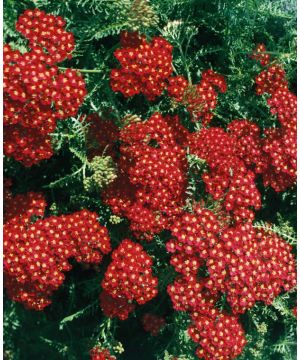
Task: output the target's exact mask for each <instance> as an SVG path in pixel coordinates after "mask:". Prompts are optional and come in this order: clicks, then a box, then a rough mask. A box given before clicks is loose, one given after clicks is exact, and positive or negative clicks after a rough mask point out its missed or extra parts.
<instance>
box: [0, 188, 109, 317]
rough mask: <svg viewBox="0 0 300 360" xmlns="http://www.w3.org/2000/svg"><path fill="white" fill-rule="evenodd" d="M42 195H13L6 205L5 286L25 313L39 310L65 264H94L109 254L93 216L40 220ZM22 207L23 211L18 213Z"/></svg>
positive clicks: (104, 234) (66, 268)
mask: <svg viewBox="0 0 300 360" xmlns="http://www.w3.org/2000/svg"><path fill="white" fill-rule="evenodd" d="M45 206H46V202H45V200H44V198H43V197H42V196H41V194H35V193H28V194H22V195H16V196H15V197H12V198H11V200H10V201H9V203H6V213H7V215H6V223H5V225H4V242H3V245H4V279H5V280H4V283H5V287H6V290H7V293H8V296H9V297H10V298H11V299H13V300H15V301H18V302H21V303H23V304H24V306H25V307H27V308H29V309H35V310H42V309H43V308H44V307H46V306H48V305H49V304H50V303H51V295H52V293H53V292H54V291H55V290H57V289H58V288H59V286H60V285H61V284H62V283H63V281H64V278H65V275H64V272H66V271H69V270H71V268H72V266H71V265H70V263H69V262H68V260H69V259H70V258H75V259H76V260H77V262H82V263H90V264H99V263H100V262H101V260H102V258H103V254H107V253H109V252H110V250H111V248H110V239H109V236H108V231H107V229H106V228H105V227H103V226H101V225H100V224H99V223H98V222H97V215H96V214H95V213H91V212H89V211H88V210H81V211H79V212H77V213H73V214H70V215H61V216H50V217H47V218H44V219H42V217H43V216H44V210H45ZM21 207H22V210H21V211H19V209H20V208H21Z"/></svg>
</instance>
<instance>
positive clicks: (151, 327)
mask: <svg viewBox="0 0 300 360" xmlns="http://www.w3.org/2000/svg"><path fill="white" fill-rule="evenodd" d="M165 323H166V321H165V319H164V318H163V317H162V316H158V315H154V314H150V313H146V314H144V315H143V318H142V324H143V328H144V330H145V331H146V332H150V334H151V335H152V336H157V335H158V334H159V332H160V330H161V329H162V328H163V327H164V325H165Z"/></svg>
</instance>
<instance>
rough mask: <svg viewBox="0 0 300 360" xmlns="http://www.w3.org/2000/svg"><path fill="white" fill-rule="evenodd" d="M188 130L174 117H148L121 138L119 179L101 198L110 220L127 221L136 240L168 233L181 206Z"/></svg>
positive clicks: (132, 124)
mask: <svg viewBox="0 0 300 360" xmlns="http://www.w3.org/2000/svg"><path fill="white" fill-rule="evenodd" d="M186 134H187V130H185V129H184V128H183V126H181V125H180V123H179V119H178V117H173V118H172V117H167V118H165V119H164V118H163V117H162V116H161V115H160V114H159V113H155V114H153V115H152V116H151V117H150V118H149V120H147V121H145V122H141V121H140V122H134V123H130V124H129V125H127V126H125V127H124V128H123V129H122V130H121V133H120V140H121V147H120V152H121V158H120V161H119V164H118V168H119V173H120V175H121V176H120V177H119V178H118V179H117V180H116V181H115V182H114V183H112V185H111V186H110V187H109V189H108V191H106V192H105V193H104V194H103V195H104V197H105V201H106V203H107V204H108V205H110V206H111V207H112V210H113V212H114V213H115V214H117V215H121V216H126V217H127V218H128V219H129V220H130V228H131V230H132V231H133V232H134V234H135V235H136V236H138V237H142V238H145V239H147V240H151V239H152V238H153V235H154V234H155V233H159V232H160V231H162V230H163V229H167V228H168V227H169V226H170V224H171V223H172V221H173V220H174V218H175V217H176V216H177V215H178V214H180V212H181V207H182V206H183V205H184V202H185V188H186V169H187V160H186V157H185V150H184V148H183V145H184V142H185V141H186V136H185V135H186Z"/></svg>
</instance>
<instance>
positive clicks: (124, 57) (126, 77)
mask: <svg viewBox="0 0 300 360" xmlns="http://www.w3.org/2000/svg"><path fill="white" fill-rule="evenodd" d="M124 37H125V34H123V36H122V39H123V40H122V39H121V40H122V42H121V43H122V44H123V46H124V45H125V47H122V48H120V49H117V50H116V51H115V52H114V55H115V58H116V59H117V60H118V61H119V63H120V65H121V68H120V69H113V70H112V71H111V76H110V84H111V88H112V90H113V91H116V92H121V93H122V94H123V95H124V96H125V97H130V96H133V95H136V94H140V93H141V94H144V95H145V96H146V97H147V99H148V100H154V99H155V98H156V97H158V96H160V95H161V94H162V92H163V90H164V89H165V87H166V85H167V79H168V78H169V76H170V75H171V73H172V71H173V70H172V49H173V47H172V45H171V44H169V43H168V41H167V40H165V39H163V38H161V37H154V38H153V39H152V41H151V42H150V43H148V42H147V41H146V39H145V37H142V36H141V37H138V35H136V33H135V34H134V35H133V36H130V35H128V36H126V38H129V39H130V41H128V40H126V41H124ZM133 39H134V40H133ZM128 45H129V46H128Z"/></svg>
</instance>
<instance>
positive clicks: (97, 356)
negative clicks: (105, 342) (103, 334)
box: [90, 345, 116, 360]
mask: <svg viewBox="0 0 300 360" xmlns="http://www.w3.org/2000/svg"><path fill="white" fill-rule="evenodd" d="M90 360H116V357H115V356H113V355H111V354H110V352H109V350H108V349H104V348H101V347H100V346H98V345H97V346H95V347H93V348H92V349H91V350H90Z"/></svg>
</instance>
